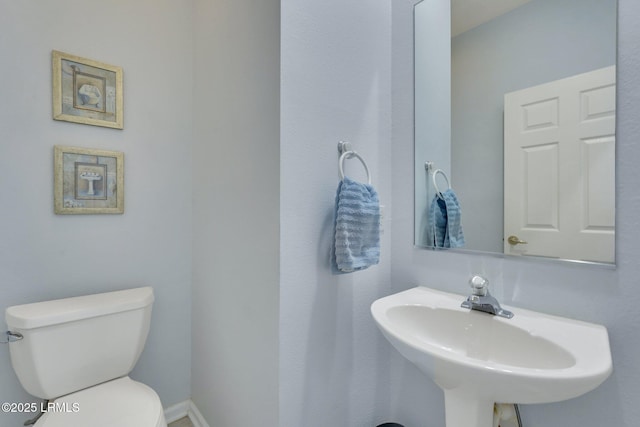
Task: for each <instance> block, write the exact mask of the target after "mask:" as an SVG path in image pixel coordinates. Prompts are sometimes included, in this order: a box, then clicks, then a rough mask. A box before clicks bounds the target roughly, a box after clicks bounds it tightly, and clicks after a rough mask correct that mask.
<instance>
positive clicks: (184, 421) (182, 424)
mask: <svg viewBox="0 0 640 427" xmlns="http://www.w3.org/2000/svg"><path fill="white" fill-rule="evenodd" d="M168 427H193V424H191V420H189V418H188V417H184V418H180V419H179V420H177V421H174V422H172V423H171V424H169V426H168Z"/></svg>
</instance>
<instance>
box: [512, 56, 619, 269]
mask: <svg viewBox="0 0 640 427" xmlns="http://www.w3.org/2000/svg"><path fill="white" fill-rule="evenodd" d="M615 92H616V91H615V66H612V67H607V68H602V69H599V70H595V71H592V72H589V73H585V74H579V75H576V76H573V77H569V78H566V79H562V80H556V81H553V82H551V83H546V84H543V85H539V86H535V87H531V88H527V89H523V90H519V91H516V92H511V93H508V94H506V95H505V101H504V163H505V164H504V253H505V254H519V255H522V254H526V255H535V256H545V257H554V258H562V259H577V260H584V261H595V262H607V263H611V262H614V245H615V106H616V99H615ZM509 237H511V239H509ZM509 240H511V243H510V242H509ZM525 242H526V243H525Z"/></svg>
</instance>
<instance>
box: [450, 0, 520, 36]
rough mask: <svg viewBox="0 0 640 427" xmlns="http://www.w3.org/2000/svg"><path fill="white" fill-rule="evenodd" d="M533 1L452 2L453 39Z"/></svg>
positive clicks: (490, 0) (460, 0)
mask: <svg viewBox="0 0 640 427" xmlns="http://www.w3.org/2000/svg"><path fill="white" fill-rule="evenodd" d="M529 1H531V0H451V37H454V36H457V35H458V34H461V33H464V32H465V31H468V30H470V29H472V28H475V27H477V26H478V25H480V24H484V23H485V22H487V21H490V20H492V19H493V18H495V17H497V16H500V15H502V14H504V13H507V12H509V11H511V10H513V9H515V8H517V7H520V6H522V5H523V4H525V3H528V2H529Z"/></svg>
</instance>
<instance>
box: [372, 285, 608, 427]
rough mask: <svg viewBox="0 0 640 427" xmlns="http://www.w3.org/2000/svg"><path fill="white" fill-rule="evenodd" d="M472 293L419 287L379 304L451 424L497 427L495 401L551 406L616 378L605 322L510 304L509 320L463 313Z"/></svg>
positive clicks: (382, 320) (378, 315) (383, 326)
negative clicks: (438, 392) (438, 391)
mask: <svg viewBox="0 0 640 427" xmlns="http://www.w3.org/2000/svg"><path fill="white" fill-rule="evenodd" d="M465 298H466V297H465V296H463V295H456V294H451V293H446V292H441V291H436V290H433V289H429V288H425V287H417V288H413V289H409V290H407V291H404V292H400V293H397V294H394V295H390V296H388V297H384V298H381V299H379V300H377V301H375V302H374V303H373V304H372V305H371V312H372V314H373V317H374V319H375V321H376V323H377V324H378V327H379V328H380V330H381V331H382V333H383V334H384V336H385V337H386V338H387V339H388V340H389V342H391V344H392V345H393V346H394V347H395V348H396V349H397V350H398V351H399V352H400V353H401V354H402V355H403V356H404V357H406V358H407V359H408V360H409V361H411V362H413V363H414V364H415V365H416V366H417V367H418V368H419V369H420V370H421V371H422V372H424V373H425V374H427V375H428V376H429V378H431V379H432V380H433V381H434V382H435V383H436V384H437V385H438V386H440V388H442V389H443V390H444V392H445V412H446V419H447V427H491V426H492V425H493V405H494V402H501V403H545V402H557V401H561V400H566V399H571V398H573V397H577V396H580V395H582V394H584V393H587V392H588V391H590V390H593V389H594V388H596V387H597V386H599V385H600V384H601V383H602V382H603V381H604V380H605V379H607V377H608V376H609V375H610V374H611V370H612V364H611V352H610V349H609V338H608V335H607V330H606V329H605V328H604V327H603V326H600V325H595V324H591V323H586V322H581V321H577V320H571V319H565V318H561V317H556V316H550V315H546V314H542V313H537V312H534V311H530V310H524V309H517V308H513V307H506V308H508V309H509V310H511V311H513V312H514V314H515V315H514V317H513V318H511V319H506V318H502V317H498V316H493V315H490V314H486V313H482V312H479V311H471V310H468V309H465V308H461V307H460V304H461V303H462V301H464V300H465Z"/></svg>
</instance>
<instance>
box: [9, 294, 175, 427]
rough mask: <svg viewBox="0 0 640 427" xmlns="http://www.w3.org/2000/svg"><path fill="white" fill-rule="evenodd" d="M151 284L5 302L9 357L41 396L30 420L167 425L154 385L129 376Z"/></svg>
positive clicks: (61, 426)
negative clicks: (38, 413) (10, 338)
mask: <svg viewBox="0 0 640 427" xmlns="http://www.w3.org/2000/svg"><path fill="white" fill-rule="evenodd" d="M153 299H154V298H153V289H152V288H151V287H143V288H135V289H128V290H124V291H116V292H107V293H103V294H96V295H87V296H81V297H74V298H65V299H59V300H53V301H45V302H38V303H33V304H24V305H17V306H13V307H9V308H7V310H6V313H5V318H6V322H7V325H8V327H9V331H10V332H11V333H12V335H13V336H14V337H15V336H18V337H19V335H18V334H20V335H22V339H19V340H17V341H14V342H11V343H10V345H9V349H10V350H9V351H10V354H11V364H12V365H13V369H14V370H15V372H16V375H17V376H18V379H19V380H20V383H21V384H22V386H23V387H24V389H25V390H26V391H27V392H28V393H29V394H32V395H33V396H36V397H39V398H41V399H45V400H48V401H49V402H48V403H42V404H41V405H40V407H41V408H43V409H44V411H43V415H42V416H41V417H40V418H39V419H38V421H37V422H36V423H35V426H36V427H76V426H78V427H80V426H82V427H86V426H91V427H114V426H117V427H167V423H166V421H165V418H164V411H163V409H162V404H161V402H160V398H159V397H158V395H157V393H156V392H155V391H154V390H153V389H151V388H150V387H148V386H146V385H144V384H142V383H140V382H137V381H134V380H132V379H131V378H129V377H128V374H129V373H130V372H131V370H132V369H133V367H134V366H135V364H136V362H137V361H138V358H139V357H140V354H141V353H142V350H143V348H144V344H145V341H146V339H147V335H148V333H149V326H150V322H151V306H152V304H153Z"/></svg>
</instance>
